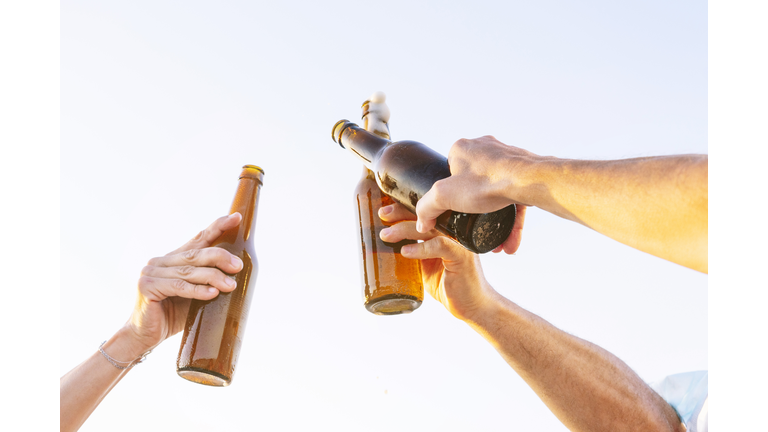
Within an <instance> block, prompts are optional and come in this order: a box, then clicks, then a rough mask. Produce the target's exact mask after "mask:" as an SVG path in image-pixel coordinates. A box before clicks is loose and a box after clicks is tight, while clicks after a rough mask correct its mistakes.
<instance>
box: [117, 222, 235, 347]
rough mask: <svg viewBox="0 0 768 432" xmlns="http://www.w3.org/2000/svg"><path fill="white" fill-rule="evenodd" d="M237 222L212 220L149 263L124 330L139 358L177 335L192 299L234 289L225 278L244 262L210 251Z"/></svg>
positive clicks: (215, 249)
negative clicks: (128, 335) (212, 245)
mask: <svg viewBox="0 0 768 432" xmlns="http://www.w3.org/2000/svg"><path fill="white" fill-rule="evenodd" d="M241 219H242V216H241V215H240V213H237V212H236V213H233V214H231V215H229V216H223V217H220V218H218V219H216V220H215V221H214V222H213V223H212V224H211V225H210V226H209V227H208V228H206V229H204V230H203V231H200V232H199V233H198V234H197V235H196V236H195V237H194V238H192V239H191V240H190V241H188V242H187V243H186V244H185V245H183V246H182V247H180V248H178V249H176V250H174V251H173V252H170V253H169V254H167V255H165V256H163V257H157V258H152V259H151V260H149V263H148V264H147V266H146V267H144V268H143V269H142V271H141V277H140V278H139V286H138V288H139V292H138V299H137V301H136V306H135V308H134V310H133V313H132V315H131V318H130V319H129V320H128V322H127V323H126V324H125V327H126V328H127V329H128V330H130V331H128V332H127V333H128V334H130V335H131V336H132V337H131V339H132V345H133V346H134V347H135V350H136V352H137V353H139V354H141V353H144V352H146V351H148V350H150V349H152V348H153V347H155V346H156V345H158V344H159V343H160V342H162V341H164V340H165V339H167V338H168V337H170V336H172V335H174V334H176V333H178V332H179V331H181V330H182V329H183V328H184V324H185V321H186V319H187V312H188V310H189V305H190V303H191V299H199V300H211V299H213V298H215V297H216V296H217V295H219V292H231V291H233V290H234V289H235V288H237V284H236V283H235V281H234V280H233V279H232V278H230V277H228V276H227V275H226V274H225V273H229V274H234V273H237V272H239V271H240V270H241V269H242V268H243V262H242V260H240V258H238V257H236V256H234V255H232V254H231V253H229V252H228V251H226V250H224V249H221V248H218V247H210V245H211V244H213V242H215V241H216V239H218V238H219V236H221V234H222V233H224V232H225V231H227V230H228V229H231V228H233V227H235V226H237V225H238V224H239V223H240V220H241Z"/></svg>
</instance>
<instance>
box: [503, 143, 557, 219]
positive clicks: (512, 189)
mask: <svg viewBox="0 0 768 432" xmlns="http://www.w3.org/2000/svg"><path fill="white" fill-rule="evenodd" d="M508 161H509V162H508V164H509V166H508V168H507V170H508V172H509V173H510V175H509V176H508V178H509V184H508V185H507V186H506V188H505V191H506V196H507V198H508V199H510V200H511V201H513V202H516V203H519V204H523V205H527V206H531V207H539V208H542V209H545V210H546V209H548V208H549V207H551V205H550V202H549V201H550V198H551V189H552V185H553V182H554V180H555V179H556V178H557V172H558V171H559V170H560V167H561V165H562V163H563V159H558V158H556V157H553V156H538V155H533V154H531V155H527V156H522V157H521V156H520V155H517V156H516V157H513V158H509V159H508Z"/></svg>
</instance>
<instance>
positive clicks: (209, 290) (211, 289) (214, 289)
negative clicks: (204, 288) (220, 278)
mask: <svg viewBox="0 0 768 432" xmlns="http://www.w3.org/2000/svg"><path fill="white" fill-rule="evenodd" d="M218 291H219V290H217V289H216V288H208V292H209V293H211V294H214V293H216V292H218Z"/></svg>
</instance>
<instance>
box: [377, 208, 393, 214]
mask: <svg viewBox="0 0 768 432" xmlns="http://www.w3.org/2000/svg"><path fill="white" fill-rule="evenodd" d="M390 213H392V206H386V207H382V208H380V209H379V216H386V215H388V214H390Z"/></svg>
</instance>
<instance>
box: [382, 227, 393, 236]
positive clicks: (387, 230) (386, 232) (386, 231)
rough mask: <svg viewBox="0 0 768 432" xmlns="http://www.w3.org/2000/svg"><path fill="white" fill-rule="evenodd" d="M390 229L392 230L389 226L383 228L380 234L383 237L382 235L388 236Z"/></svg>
mask: <svg viewBox="0 0 768 432" xmlns="http://www.w3.org/2000/svg"><path fill="white" fill-rule="evenodd" d="M390 231H391V230H390V229H389V228H384V229H383V230H381V233H380V234H379V237H381V236H385V237H386V236H388V235H389V233H390Z"/></svg>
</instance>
